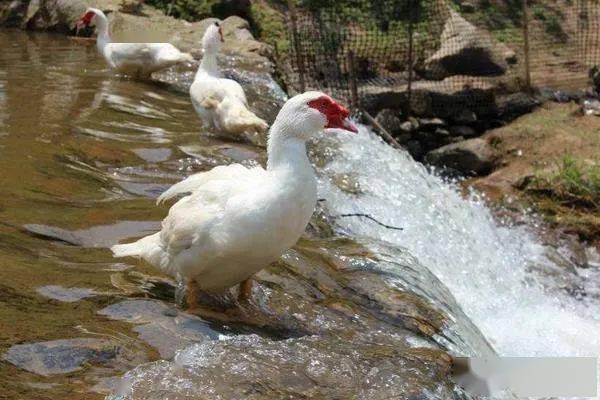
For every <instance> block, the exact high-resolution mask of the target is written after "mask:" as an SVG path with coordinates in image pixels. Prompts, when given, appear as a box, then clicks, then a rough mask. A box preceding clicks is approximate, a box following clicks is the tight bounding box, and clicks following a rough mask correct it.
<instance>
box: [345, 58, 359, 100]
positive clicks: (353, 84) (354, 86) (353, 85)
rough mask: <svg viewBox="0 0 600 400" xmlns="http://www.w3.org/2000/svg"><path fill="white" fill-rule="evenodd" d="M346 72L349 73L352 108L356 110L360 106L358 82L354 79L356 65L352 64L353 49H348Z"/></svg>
mask: <svg viewBox="0 0 600 400" xmlns="http://www.w3.org/2000/svg"><path fill="white" fill-rule="evenodd" d="M348 72H349V74H350V95H351V101H352V108H354V109H356V110H358V109H359V108H360V104H359V99H358V83H357V81H356V67H355V64H354V51H352V50H348Z"/></svg>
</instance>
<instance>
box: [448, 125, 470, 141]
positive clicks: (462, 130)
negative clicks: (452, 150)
mask: <svg viewBox="0 0 600 400" xmlns="http://www.w3.org/2000/svg"><path fill="white" fill-rule="evenodd" d="M450 134H451V135H452V136H463V137H466V138H472V137H475V136H477V131H476V130H475V129H474V128H471V127H470V126H466V125H455V126H451V127H450Z"/></svg>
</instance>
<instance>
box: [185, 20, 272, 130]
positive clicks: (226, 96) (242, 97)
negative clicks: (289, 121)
mask: <svg viewBox="0 0 600 400" xmlns="http://www.w3.org/2000/svg"><path fill="white" fill-rule="evenodd" d="M222 41H223V34H222V31H221V28H220V27H219V24H218V23H214V24H211V25H209V27H208V28H207V29H206V32H204V36H203V37H202V50H203V53H204V54H203V56H202V61H201V63H200V67H199V68H198V72H196V77H195V78H194V82H193V83H192V86H191V87H190V97H191V98H192V104H193V105H194V108H195V109H196V112H197V113H198V115H199V116H200V118H201V119H202V122H203V123H204V124H207V126H208V127H213V128H215V129H216V130H218V131H219V133H223V134H226V135H227V136H230V137H232V138H234V139H240V138H242V135H243V134H257V133H264V132H265V131H266V130H267V128H268V124H267V123H266V122H265V121H264V120H262V119H261V118H259V117H257V116H256V115H255V114H254V113H253V112H252V111H250V110H249V109H248V101H247V100H246V94H245V93H244V89H243V88H242V86H240V84H239V83H237V82H236V81H234V80H231V79H227V78H223V76H222V75H221V72H220V70H219V66H218V63H217V54H218V53H219V50H220V48H221V42H222Z"/></svg>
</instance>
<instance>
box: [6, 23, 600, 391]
mask: <svg viewBox="0 0 600 400" xmlns="http://www.w3.org/2000/svg"><path fill="white" fill-rule="evenodd" d="M0 48H2V49H3V51H2V52H0V185H1V187H2V196H0V354H2V359H1V361H0V398H7V399H17V398H27V399H47V398H60V399H91V398H99V399H100V398H104V396H106V395H109V394H111V393H112V394H114V397H113V398H114V399H118V398H132V399H133V398H136V399H138V398H139V399H152V398H156V399H164V398H169V399H184V398H204V397H198V396H206V398H210V399H216V398H220V397H219V395H218V393H221V394H222V396H223V397H222V398H224V399H230V398H257V399H258V398H261V399H262V398H273V399H279V398H284V397H285V398H323V397H322V396H328V397H327V398H338V397H335V396H339V398H347V397H344V396H345V393H346V394H347V393H359V396H360V397H359V398H365V399H379V398H398V397H402V396H406V393H410V394H411V396H412V395H413V394H414V396H417V397H414V398H415V399H417V398H419V399H421V398H432V399H434V398H449V397H450V396H457V392H456V391H454V389H453V388H452V385H451V384H449V383H448V381H447V380H446V379H445V378H444V379H442V378H436V377H437V375H436V374H439V371H438V370H437V369H436V368H437V367H434V366H435V365H436V363H437V364H439V362H438V361H436V360H438V358H439V356H440V355H439V354H438V352H437V351H438V350H447V351H450V352H452V353H454V354H478V353H479V354H485V353H491V352H494V351H495V352H497V353H499V354H502V355H514V356H532V355H590V356H598V355H600V312H599V311H600V293H598V287H599V286H600V285H598V284H597V283H596V284H595V285H594V284H593V282H598V280H597V278H598V274H597V271H598V266H597V265H595V266H594V265H592V266H591V267H590V268H588V269H581V268H579V267H578V266H577V265H575V264H574V263H572V262H571V261H570V260H569V255H568V254H565V252H564V251H563V250H562V249H553V248H551V247H548V246H543V245H542V244H541V241H540V240H539V239H538V236H537V233H536V231H535V229H536V227H535V224H534V223H533V222H532V223H531V224H530V225H528V224H521V225H518V226H517V225H515V224H513V223H509V222H506V221H499V220H498V219H497V218H496V217H494V216H493V215H492V212H491V211H490V210H489V209H488V208H487V207H486V206H485V205H484V202H483V201H481V199H478V198H476V197H473V198H471V199H464V198H463V197H461V195H459V193H458V190H456V188H454V187H452V186H449V185H448V184H446V183H443V182H442V181H441V180H439V179H438V178H436V177H434V176H433V175H431V174H429V173H428V172H427V171H426V170H425V169H424V168H423V167H422V166H420V165H419V164H417V163H415V162H414V161H413V160H411V159H410V158H409V157H408V156H407V155H405V154H402V153H398V152H397V151H395V150H392V149H391V148H389V147H387V146H385V145H384V144H383V143H382V142H381V141H380V140H379V139H378V138H377V137H376V136H375V135H374V134H373V133H371V132H370V131H369V130H368V129H367V128H361V131H360V133H359V135H358V136H353V137H348V136H342V135H339V136H332V137H330V138H328V139H327V140H325V141H323V142H322V143H316V144H313V145H311V147H310V152H311V158H312V159H313V161H314V163H315V167H316V169H317V172H318V174H319V176H320V197H321V198H322V199H323V200H324V201H321V202H320V203H321V204H320V209H321V213H320V214H319V215H320V218H315V221H314V223H313V227H312V228H311V230H310V231H311V234H307V236H306V237H305V238H303V239H302V241H301V242H300V243H299V245H298V246H297V247H296V248H295V249H293V250H290V252H288V253H287V254H286V255H285V256H284V257H283V258H282V261H281V262H280V263H278V264H277V265H274V266H272V267H270V268H268V269H267V270H265V271H264V272H262V273H261V274H259V285H258V288H257V289H256V290H255V293H254V297H255V302H256V303H257V304H256V310H254V314H252V315H249V316H248V315H246V316H245V317H244V318H230V319H229V320H228V321H225V322H224V321H223V320H220V319H219V318H212V319H211V318H199V317H197V316H192V315H189V314H187V313H185V312H183V311H182V310H181V309H179V308H178V306H177V305H176V304H175V300H174V292H175V290H174V283H173V282H172V281H171V280H169V279H168V278H167V277H164V276H159V274H158V273H157V272H156V271H154V270H152V269H151V268H150V267H148V266H145V265H143V264H141V263H136V262H135V261H133V260H115V259H113V258H112V256H111V254H110V251H109V250H108V249H107V247H109V246H110V245H111V244H113V243H116V242H118V241H119V240H122V239H125V238H132V237H139V236H142V235H144V234H147V233H149V232H153V231H154V230H155V229H156V228H157V227H158V226H159V221H160V220H161V219H162V218H163V217H164V215H165V213H166V211H167V207H168V206H160V207H158V206H155V204H154V203H155V200H154V199H155V198H156V197H157V196H158V195H159V194H160V193H161V192H162V191H163V190H165V189H166V188H167V187H168V186H169V185H170V184H172V183H174V182H177V181H178V180H180V179H182V178H183V177H185V176H187V175H189V174H191V173H193V172H199V171H204V170H207V169H210V168H212V167H213V166H215V165H220V164H228V163H232V162H241V163H246V164H248V165H250V164H254V163H264V161H265V154H264V150H263V149H262V148H261V147H258V146H254V145H250V144H240V143H232V142H227V141H223V140H220V139H218V138H217V137H215V135H213V134H211V133H210V132H206V131H203V130H202V129H201V127H200V123H199V121H198V117H197V116H196V113H195V112H194V110H193V108H192V106H191V104H190V101H189V98H188V95H187V89H186V88H187V85H189V83H190V80H191V77H192V76H193V75H192V74H193V72H192V71H191V70H186V69H182V70H179V71H175V72H173V71H172V72H170V73H165V74H159V75H158V76H156V78H157V81H156V82H149V83H142V82H135V81H132V80H129V79H126V78H124V77H118V76H114V74H113V73H111V72H110V71H108V70H107V69H106V68H105V65H104V63H103V62H102V60H101V59H100V58H99V57H98V55H97V54H96V50H95V47H94V46H90V45H89V44H88V43H86V42H80V41H73V40H71V39H68V38H65V37H62V36H54V35H48V34H27V33H23V32H20V31H0ZM229 72H230V73H232V74H234V75H236V77H237V78H238V79H241V80H242V82H243V83H244V84H245V86H246V87H247V90H248V95H249V98H250V99H251V103H252V106H253V108H255V109H257V110H260V112H259V114H260V115H261V116H263V117H265V118H267V119H269V118H270V119H272V118H273V116H274V113H275V112H276V110H277V105H278V104H280V103H281V102H282V101H283V99H284V97H283V93H282V92H281V90H280V89H279V88H278V87H277V86H276V85H275V84H273V83H272V82H271V81H270V80H269V79H268V78H267V77H265V76H264V75H259V74H255V73H253V72H252V71H243V72H242V71H234V70H230V71H229ZM265 84H266V85H265ZM345 213H369V214H370V215H372V216H374V217H376V218H377V219H379V220H380V221H384V222H385V223H386V224H389V225H394V226H398V227H402V228H403V230H402V231H398V230H390V229H386V228H383V227H381V226H380V225H377V224H376V223H373V221H370V220H367V219H361V218H335V219H332V218H331V217H332V216H336V215H339V214H345ZM319 221H320V222H321V223H323V224H324V225H325V228H323V229H325V230H327V229H329V230H331V229H332V228H333V230H334V231H335V233H336V235H334V236H335V237H331V232H329V235H327V234H325V233H323V231H320V230H319V228H318V225H319ZM340 236H346V237H347V238H349V239H350V240H348V239H343V238H340ZM388 290H389V293H391V294H389V296H388ZM373 304H375V305H376V306H373ZM349 343H350V344H352V345H353V347H352V348H348V344H349ZM178 350H180V351H179V353H177V351H178ZM384 350H385V351H384ZM429 350H431V352H430V351H429ZM395 352H397V353H395ZM384 353H385V354H384ZM175 354H177V356H175ZM381 357H383V358H385V360H386V363H382V362H381V361H380V360H381ZM419 360H420V361H419ZM423 360H426V361H423ZM148 363H149V364H148ZM274 364H275V365H280V366H281V368H274V369H273V365H274ZM257 365H259V366H260V365H262V366H260V367H257ZM136 367H137V368H136ZM261 368H262V369H261ZM269 368H271V369H269ZM131 370H132V372H129V373H127V371H131ZM126 373H127V375H126V379H125V380H123V381H121V379H120V378H121V377H122V376H123V375H124V374H126ZM265 374H266V375H268V376H267V377H265ZM223 377H225V378H223ZM346 378H347V379H346ZM344 379H346V380H344ZM232 382H233V383H232ZM248 382H253V385H248ZM440 382H441V383H440ZM234 383H235V384H236V385H239V386H240V387H244V391H243V392H234V391H233V390H234V389H233V388H232V385H234ZM244 385H248V386H244ZM384 388H385V390H384ZM236 390H237V389H236ZM240 390H241V389H240ZM228 391H232V392H228ZM211 393H212V394H211ZM332 393H335V395H334V394H332ZM300 394H302V396H305V397H301V395H300ZM253 396H254V397H253ZM286 396H287V397H286ZM320 396H321V397H320ZM386 396H387V397H386ZM394 396H396V397H394ZM418 396H420V397H418ZM402 398H403V397H402Z"/></svg>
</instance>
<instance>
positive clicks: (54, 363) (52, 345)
mask: <svg viewBox="0 0 600 400" xmlns="http://www.w3.org/2000/svg"><path fill="white" fill-rule="evenodd" d="M120 351H121V349H120V347H119V346H118V345H116V344H115V343H114V342H111V341H109V340H102V339H90V338H75V339H62V340H53V341H49V342H40V343H31V344H19V345H15V346H12V347H11V348H10V349H8V351H7V352H6V353H5V354H4V355H3V356H2V358H3V360H5V361H8V362H10V363H11V364H14V365H16V366H17V367H19V368H22V369H25V370H27V371H29V372H33V373H34V374H38V375H43V376H48V375H54V374H66V373H69V372H74V371H78V370H80V369H82V368H83V366H84V365H85V364H89V363H91V364H100V365H102V364H107V363H110V362H114V360H115V359H116V358H117V357H119V352H120Z"/></svg>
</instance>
